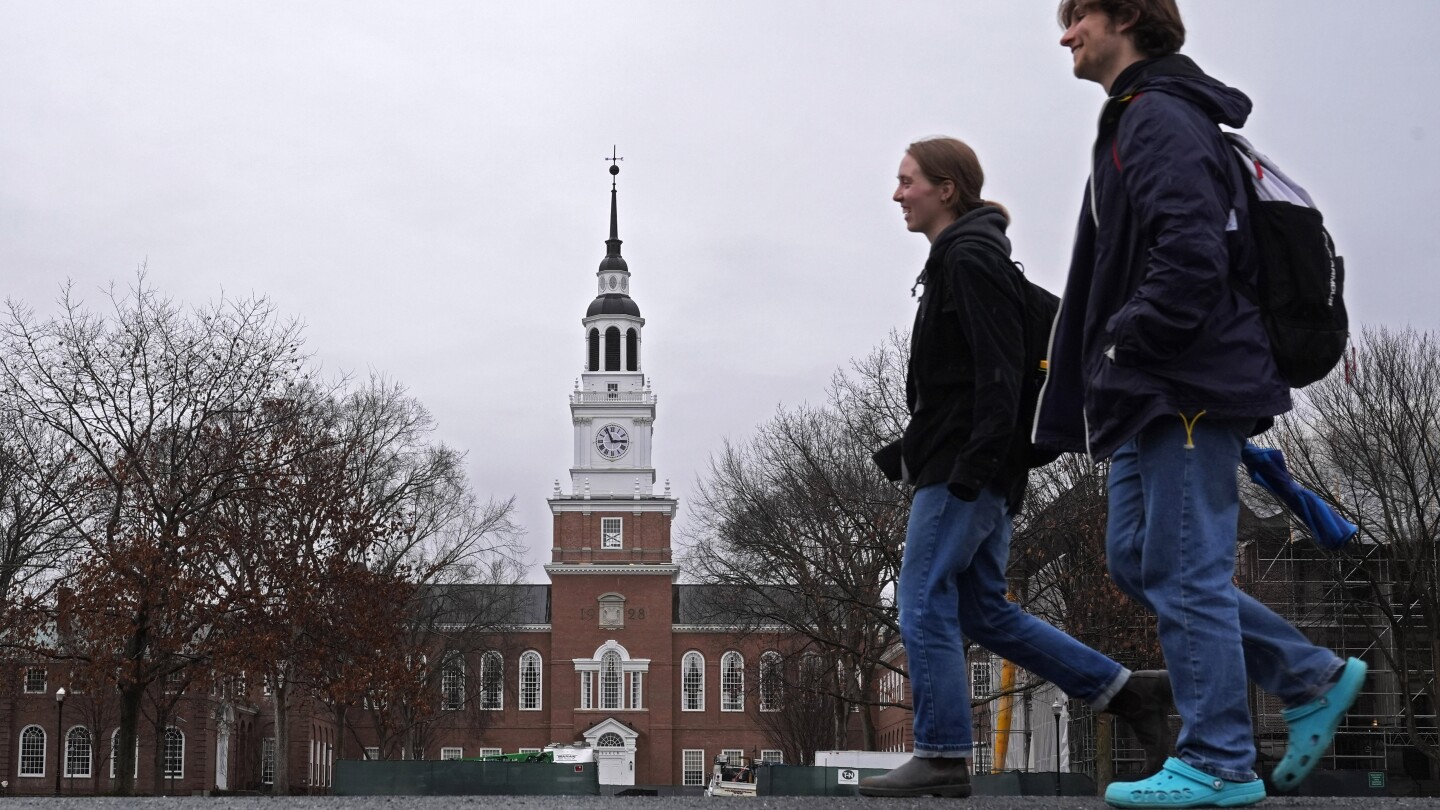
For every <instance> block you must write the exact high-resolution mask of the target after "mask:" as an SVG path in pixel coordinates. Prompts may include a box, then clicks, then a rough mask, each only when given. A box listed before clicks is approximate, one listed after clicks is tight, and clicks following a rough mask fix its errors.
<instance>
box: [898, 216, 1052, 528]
mask: <svg viewBox="0 0 1440 810" xmlns="http://www.w3.org/2000/svg"><path fill="white" fill-rule="evenodd" d="M1006 224H1007V223H1006V220H1005V215H1004V214H1003V213H1001V211H1000V209H998V208H995V207H993V206H984V207H981V208H978V209H976V210H974V211H971V212H969V213H967V214H965V215H964V216H962V217H961V218H960V219H959V220H957V221H955V222H954V223H952V224H951V225H950V226H949V227H948V228H946V229H945V230H944V231H943V232H942V233H941V234H940V236H939V237H938V238H936V240H935V242H934V244H932V245H931V246H930V257H929V258H928V259H927V260H926V262H925V270H924V272H923V273H922V274H921V276H920V280H921V283H922V284H923V286H924V291H923V293H922V294H921V295H920V302H919V308H918V310H917V311H916V313H915V326H914V328H913V330H912V331H911V333H910V365H909V368H908V370H907V374H906V380H905V394H906V403H907V405H908V406H909V410H910V423H909V425H907V426H906V428H905V434H904V436H903V437H902V438H901V439H900V440H899V441H898V442H895V443H894V444H892V445H890V446H889V447H886V448H885V449H882V450H881V451H880V452H878V453H876V462H877V463H878V464H879V465H880V467H881V469H882V470H884V471H885V474H886V475H887V476H889V477H890V478H891V479H894V480H898V479H901V478H902V477H903V479H904V480H905V481H906V482H908V483H911V484H914V485H915V486H916V487H923V486H928V485H930V484H938V483H942V482H943V483H945V484H946V485H947V486H948V488H949V490H950V492H951V493H952V494H954V495H955V496H956V497H957V498H961V499H963V500H974V499H975V498H976V496H977V495H978V494H979V493H980V491H981V490H982V489H984V488H985V487H987V486H988V487H995V488H996V489H998V490H999V491H1000V492H1002V493H1004V494H1005V496H1006V498H1007V501H1008V503H1009V504H1010V506H1011V508H1012V509H1018V508H1019V505H1020V500H1021V498H1022V497H1023V495H1024V491H1025V480H1026V473H1027V471H1028V467H1027V465H1026V463H1025V461H1026V458H1027V452H1026V451H1027V448H1026V442H1025V434H1024V430H1025V427H1026V426H1021V425H1018V424H1017V421H1018V415H1019V412H1020V405H1019V403H1020V383H1021V370H1022V369H1023V368H1024V364H1025V348H1024V321H1023V313H1024V306H1025V297H1024V289H1023V288H1022V287H1021V284H1022V283H1023V278H1022V277H1021V275H1020V271H1019V270H1018V269H1016V267H1015V266H1014V264H1012V263H1011V261H1010V259H1009V255H1010V240H1009V238H1007V237H1006V236H1005V226H1006Z"/></svg>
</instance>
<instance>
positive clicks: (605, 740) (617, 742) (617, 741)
mask: <svg viewBox="0 0 1440 810" xmlns="http://www.w3.org/2000/svg"><path fill="white" fill-rule="evenodd" d="M595 747H596V748H624V747H625V739H624V738H623V737H621V736H620V735H619V734H616V733H615V732H613V731H607V732H605V733H604V734H601V735H600V739H598V740H596V741H595Z"/></svg>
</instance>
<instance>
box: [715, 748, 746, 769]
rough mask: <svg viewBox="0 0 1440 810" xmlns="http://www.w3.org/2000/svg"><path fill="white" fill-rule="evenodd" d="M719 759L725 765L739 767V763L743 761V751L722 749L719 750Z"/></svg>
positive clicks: (741, 749) (739, 749)
mask: <svg viewBox="0 0 1440 810" xmlns="http://www.w3.org/2000/svg"><path fill="white" fill-rule="evenodd" d="M720 759H722V760H724V762H725V764H726V765H739V764H740V761H741V760H743V759H745V750H744V749H743V748H722V749H720Z"/></svg>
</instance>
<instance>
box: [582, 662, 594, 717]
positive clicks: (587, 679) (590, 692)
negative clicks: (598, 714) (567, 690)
mask: <svg viewBox="0 0 1440 810" xmlns="http://www.w3.org/2000/svg"><path fill="white" fill-rule="evenodd" d="M594 674H595V673H593V672H591V671H589V670H586V671H584V672H581V673H580V708H582V709H593V708H595V682H594V679H593V678H592V677H591V676H592V675H594Z"/></svg>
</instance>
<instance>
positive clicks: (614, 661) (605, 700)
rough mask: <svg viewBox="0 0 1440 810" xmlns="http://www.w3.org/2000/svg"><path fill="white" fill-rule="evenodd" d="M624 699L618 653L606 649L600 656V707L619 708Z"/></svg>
mask: <svg viewBox="0 0 1440 810" xmlns="http://www.w3.org/2000/svg"><path fill="white" fill-rule="evenodd" d="M624 700H625V673H624V672H623V671H622V670H621V669H620V653H618V652H615V651H614V650H607V651H606V652H605V654H604V655H602V656H600V708H602V709H610V710H615V709H620V708H623V706H622V703H623V702H624Z"/></svg>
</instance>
